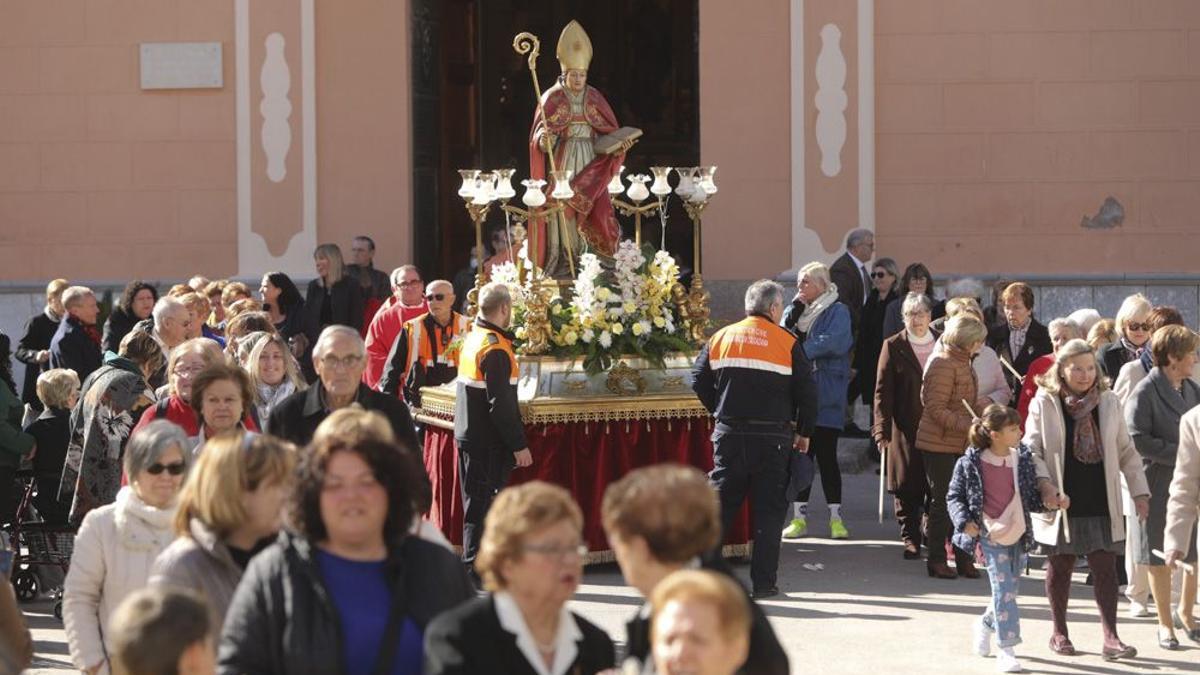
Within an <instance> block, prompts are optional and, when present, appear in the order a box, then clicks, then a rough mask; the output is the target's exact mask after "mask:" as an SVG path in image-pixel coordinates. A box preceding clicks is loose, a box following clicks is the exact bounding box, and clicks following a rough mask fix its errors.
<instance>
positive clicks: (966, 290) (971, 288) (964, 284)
mask: <svg viewBox="0 0 1200 675" xmlns="http://www.w3.org/2000/svg"><path fill="white" fill-rule="evenodd" d="M946 297H947V298H975V299H979V298H982V297H983V284H982V283H980V282H979V280H978V279H972V278H971V277H963V278H961V279H955V280H954V281H951V282H950V283H948V284H946Z"/></svg>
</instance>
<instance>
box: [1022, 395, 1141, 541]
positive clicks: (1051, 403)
mask: <svg viewBox="0 0 1200 675" xmlns="http://www.w3.org/2000/svg"><path fill="white" fill-rule="evenodd" d="M1100 441H1101V444H1102V445H1103V446H1104V482H1105V484H1106V493H1107V496H1108V517H1109V520H1110V521H1111V523H1112V539H1113V541H1122V540H1124V539H1125V517H1124V516H1125V514H1124V507H1123V504H1122V501H1121V476H1122V475H1123V476H1125V481H1126V483H1127V484H1128V485H1129V494H1130V495H1132V496H1133V497H1135V498H1136V497H1143V496H1147V495H1149V494H1150V488H1149V487H1147V486H1146V474H1145V473H1144V472H1143V471H1142V457H1141V455H1139V454H1138V451H1137V448H1135V447H1134V446H1133V439H1132V438H1130V437H1129V429H1128V428H1127V427H1126V426H1125V414H1124V412H1122V409H1121V401H1120V400H1119V399H1118V398H1117V395H1116V394H1114V393H1112V392H1111V391H1106V392H1104V393H1103V394H1101V396H1100ZM1025 444H1026V445H1028V446H1029V449H1030V450H1032V451H1033V460H1034V463H1035V464H1036V465H1037V472H1038V478H1048V479H1049V480H1050V482H1052V483H1054V484H1055V485H1059V486H1061V485H1062V484H1063V483H1062V476H1061V475H1060V474H1059V472H1058V466H1059V464H1060V463H1061V460H1062V455H1063V452H1064V450H1065V449H1066V445H1067V433H1066V427H1065V425H1064V423H1063V407H1062V400H1061V399H1060V398H1059V397H1058V396H1057V395H1055V394H1051V393H1049V392H1047V391H1046V390H1045V389H1038V393H1037V396H1034V397H1033V400H1032V401H1030V403H1029V417H1028V418H1026V420H1025ZM1067 496H1068V497H1070V496H1071V495H1067ZM1032 515H1033V538H1034V539H1036V540H1037V541H1038V542H1039V543H1042V544H1049V545H1054V544H1057V543H1058V534H1059V531H1060V527H1061V520H1062V512H1061V511H1047V512H1046V513H1034V514H1032Z"/></svg>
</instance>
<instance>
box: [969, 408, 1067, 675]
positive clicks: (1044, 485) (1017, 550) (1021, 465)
mask: <svg viewBox="0 0 1200 675" xmlns="http://www.w3.org/2000/svg"><path fill="white" fill-rule="evenodd" d="M968 438H969V440H970V442H971V447H970V448H968V449H967V452H966V454H964V455H963V456H962V457H960V458H959V459H958V462H957V463H956V464H955V465H954V476H953V478H951V480H950V490H949V492H948V493H947V494H946V507H947V510H948V511H949V513H950V519H951V521H953V523H954V545H955V546H957V547H959V548H960V549H962V550H964V551H973V550H975V544H976V542H977V541H978V543H979V544H980V546H981V547H982V548H983V556H984V560H985V561H986V563H987V572H988V579H989V580H990V581H991V585H992V602H991V603H990V604H989V605H988V607H987V609H986V610H985V611H984V613H983V615H982V616H980V617H979V618H978V619H977V620H976V621H975V630H974V638H975V639H974V651H975V653H976V654H978V655H980V656H987V655H988V654H989V653H990V652H991V642H992V636H993V635H995V637H996V644H997V646H999V648H1000V655H999V656H998V657H997V660H996V667H997V669H998V670H999V671H1000V672H1007V673H1012V672H1018V671H1020V670H1021V664H1020V662H1018V661H1017V657H1016V655H1015V654H1013V647H1015V646H1016V645H1018V644H1020V643H1021V625H1020V620H1019V616H1018V612H1017V590H1018V589H1019V587H1020V580H1021V573H1022V572H1023V571H1024V569H1025V555H1026V553H1027V552H1028V551H1029V550H1030V549H1031V548H1032V547H1033V523H1032V521H1031V519H1030V517H1029V514H1030V513H1035V512H1041V511H1045V510H1046V509H1047V508H1048V507H1049V508H1055V507H1057V506H1059V504H1060V500H1061V501H1062V502H1065V501H1066V497H1065V496H1061V495H1059V494H1058V490H1057V489H1056V488H1055V487H1054V485H1053V484H1051V483H1050V482H1049V481H1048V480H1046V479H1039V478H1038V477H1037V469H1036V466H1035V464H1034V461H1033V454H1032V453H1031V452H1030V451H1029V448H1027V447H1026V446H1025V445H1024V444H1022V443H1021V417H1020V415H1018V414H1017V411H1015V410H1013V409H1012V408H1009V407H1007V406H1003V405H998V404H992V405H989V406H988V407H987V408H986V409H985V410H984V411H983V414H982V415H980V416H979V417H976V418H975V419H974V420H973V421H972V423H971V429H970V432H969V434H968Z"/></svg>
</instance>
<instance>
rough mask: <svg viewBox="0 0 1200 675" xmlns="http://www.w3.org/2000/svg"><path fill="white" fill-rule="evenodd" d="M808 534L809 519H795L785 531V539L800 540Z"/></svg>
mask: <svg viewBox="0 0 1200 675" xmlns="http://www.w3.org/2000/svg"><path fill="white" fill-rule="evenodd" d="M806 534H808V519H807V518H793V519H792V522H791V523H790V524H788V526H787V528H786V529H785V530H784V531H783V538H784V539H799V538H800V537H803V536H804V535H806Z"/></svg>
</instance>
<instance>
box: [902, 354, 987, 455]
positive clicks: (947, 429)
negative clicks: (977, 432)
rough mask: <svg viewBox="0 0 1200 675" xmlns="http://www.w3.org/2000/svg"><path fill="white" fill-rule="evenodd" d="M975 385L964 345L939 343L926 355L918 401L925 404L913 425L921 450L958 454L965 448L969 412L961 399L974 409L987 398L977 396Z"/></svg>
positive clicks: (968, 426)
mask: <svg viewBox="0 0 1200 675" xmlns="http://www.w3.org/2000/svg"><path fill="white" fill-rule="evenodd" d="M978 389H979V385H978V382H977V381H976V379H975V369H974V368H972V367H971V355H970V354H969V353H968V352H967V351H966V350H964V349H959V348H958V347H951V346H949V345H945V344H943V345H942V347H941V348H940V349H938V350H937V351H935V352H934V354H933V355H932V356H930V357H929V363H928V365H927V366H926V367H925V378H924V380H922V382H921V403H922V405H924V406H925V410H924V412H923V413H922V414H921V423H920V424H919V425H918V426H917V448H919V449H921V450H924V451H925V452H942V453H949V454H954V455H961V454H963V452H965V451H966V449H967V432H968V431H969V430H970V428H971V419H972V416H971V415H970V414H969V413H967V409H966V408H965V407H964V406H963V404H962V402H963V401H967V402H968V403H970V404H971V405H972V406H973V407H974V410H975V413H976V414H978V413H981V412H983V408H984V407H986V406H987V404H988V403H990V402H991V401H980V400H978V399H977V396H978Z"/></svg>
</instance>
